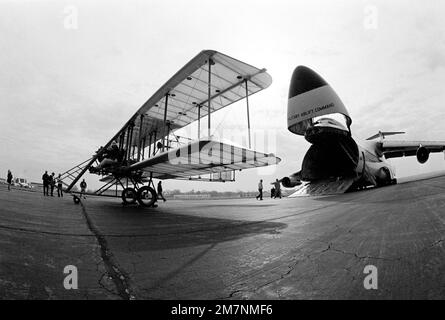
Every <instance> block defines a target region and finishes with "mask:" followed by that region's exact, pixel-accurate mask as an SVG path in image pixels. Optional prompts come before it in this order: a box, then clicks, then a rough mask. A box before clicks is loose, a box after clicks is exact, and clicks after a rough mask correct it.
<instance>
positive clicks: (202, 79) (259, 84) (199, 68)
mask: <svg viewBox="0 0 445 320" xmlns="http://www.w3.org/2000/svg"><path fill="white" fill-rule="evenodd" d="M209 62H210V63H209ZM209 65H210V66H209ZM209 67H210V76H209ZM271 83H272V78H271V76H270V75H269V74H268V73H267V72H266V69H258V68H256V67H253V66H251V65H249V64H247V63H245V62H241V61H239V60H236V59H234V58H231V57H229V56H226V55H224V54H222V53H220V52H217V51H214V50H204V51H201V52H200V53H199V54H198V55H196V56H195V57H194V58H193V59H192V60H190V61H189V62H188V63H187V64H186V65H185V66H184V67H183V68H182V69H180V70H179V71H178V72H177V73H176V74H175V75H174V76H173V77H171V78H170V79H169V80H168V81H167V82H166V83H165V84H164V85H163V86H162V87H161V88H159V90H158V91H156V92H155V94H153V96H152V97H150V98H149V99H148V100H147V101H146V102H145V103H144V104H143V105H142V106H141V107H140V108H139V110H138V111H137V112H136V114H135V115H134V116H133V117H132V119H131V120H132V121H131V123H132V124H133V125H134V130H133V132H132V141H131V144H132V146H137V145H138V143H139V142H140V141H142V140H144V139H145V140H146V141H148V137H149V135H150V134H152V133H154V132H156V133H157V137H158V138H161V137H163V136H165V135H166V134H168V132H169V131H175V130H177V129H180V128H182V127H184V126H186V125H188V124H190V123H192V122H194V121H196V120H198V119H201V118H203V117H206V116H207V115H208V113H209V110H210V113H212V112H214V111H217V110H219V109H221V108H224V107H226V106H228V105H231V104H232V103H235V102H237V101H239V100H242V99H244V98H246V96H250V95H252V94H254V93H257V92H259V91H261V90H263V89H265V88H267V87H268V86H270V84H271ZM246 86H247V90H246ZM209 98H210V99H209ZM209 100H210V101H211V103H210V108H209Z"/></svg>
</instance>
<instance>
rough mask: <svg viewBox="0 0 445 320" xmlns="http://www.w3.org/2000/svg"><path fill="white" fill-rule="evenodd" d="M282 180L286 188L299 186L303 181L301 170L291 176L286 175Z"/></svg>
mask: <svg viewBox="0 0 445 320" xmlns="http://www.w3.org/2000/svg"><path fill="white" fill-rule="evenodd" d="M280 182H281V184H282V185H283V187H285V188H293V187H296V186H299V185H300V184H301V183H302V182H301V180H300V172H298V173H294V174H292V175H290V176H289V177H284V178H282V179H281V180H280Z"/></svg>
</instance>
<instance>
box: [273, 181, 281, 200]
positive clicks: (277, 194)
mask: <svg viewBox="0 0 445 320" xmlns="http://www.w3.org/2000/svg"><path fill="white" fill-rule="evenodd" d="M271 184H273V185H274V188H275V194H274V197H273V198H274V199H276V198H277V197H279V198H280V199H281V185H280V181H278V179H276V180H275V182H272V183H271Z"/></svg>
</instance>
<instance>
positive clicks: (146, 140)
mask: <svg viewBox="0 0 445 320" xmlns="http://www.w3.org/2000/svg"><path fill="white" fill-rule="evenodd" d="M271 83H272V78H271V77H270V75H269V74H268V73H267V72H266V70H265V69H258V68H255V67H253V66H251V65H249V64H246V63H244V62H241V61H239V60H236V59H234V58H231V57H229V56H226V55H224V54H222V53H219V52H217V51H212V50H206V51H202V52H200V53H199V54H198V55H197V56H195V57H194V58H193V59H192V60H191V61H190V62H188V63H187V64H186V65H185V66H184V67H183V68H182V69H180V70H179V71H178V72H177V73H176V74H175V75H174V76H173V77H172V78H171V79H170V80H168V81H167V82H166V83H165V84H164V85H163V86H162V87H161V88H160V89H159V90H158V91H157V92H156V93H155V94H154V95H153V96H152V97H151V98H150V99H148V100H147V102H145V103H144V104H143V105H142V107H140V108H139V110H138V111H137V112H136V113H135V114H134V115H133V116H132V117H131V118H130V119H129V120H128V121H127V123H125V125H124V126H123V127H122V128H121V129H120V130H119V131H118V132H117V133H116V134H115V135H114V137H113V138H112V139H111V140H110V141H109V142H108V143H107V144H105V145H104V146H103V147H101V148H100V149H99V150H98V151H97V152H96V154H95V155H94V156H93V157H92V158H91V159H88V160H86V161H84V162H83V163H81V164H79V165H77V166H75V167H74V168H72V169H70V170H68V171H67V172H65V173H64V174H63V175H62V181H63V182H64V183H65V185H66V186H67V188H66V191H67V192H70V191H71V190H72V188H73V187H74V186H75V184H76V183H77V182H78V181H79V179H80V178H81V177H82V175H83V174H84V173H85V172H87V170H89V171H90V173H94V174H98V175H101V176H102V179H101V181H102V182H104V183H105V184H104V185H103V186H102V187H101V188H100V189H98V190H97V191H96V192H95V193H96V194H97V195H103V194H104V192H105V191H106V190H108V189H110V188H112V187H115V190H116V193H117V191H118V187H120V190H122V192H121V197H122V200H123V202H124V203H127V204H128V203H135V202H136V201H137V202H139V203H140V204H141V205H143V206H153V205H154V203H155V202H156V199H157V194H156V192H155V187H154V183H153V179H154V178H156V179H183V180H199V181H222V182H225V181H234V180H235V171H236V170H242V169H248V168H255V167H262V166H268V165H272V164H277V163H278V162H280V159H279V158H277V157H275V156H274V155H273V154H267V153H262V152H257V151H254V150H251V149H250V148H251V146H250V120H249V96H250V95H252V94H254V93H256V92H259V91H261V90H263V89H265V88H267V87H268V86H269V85H270V84H271ZM242 99H246V102H247V122H248V129H249V149H248V148H244V147H240V146H236V145H233V144H229V143H225V142H220V141H215V140H214V139H212V137H211V134H210V133H211V132H210V130H211V114H212V113H213V112H215V111H218V110H220V109H222V108H224V107H226V106H228V105H231V104H232V103H234V102H237V101H240V100H242ZM243 113H244V112H243ZM204 117H205V118H207V119H206V120H207V121H206V122H207V135H205V136H204V138H202V137H201V136H200V133H201V121H202V118H204ZM196 121H197V125H198V130H197V131H198V136H197V138H196V140H192V139H191V138H190V137H188V138H184V137H181V136H178V135H177V134H176V131H177V130H178V129H180V128H183V127H185V126H187V125H189V124H191V123H194V122H196ZM144 184H145V185H144ZM74 201H75V202H76V203H78V202H79V199H78V198H77V197H76V196H75V195H74Z"/></svg>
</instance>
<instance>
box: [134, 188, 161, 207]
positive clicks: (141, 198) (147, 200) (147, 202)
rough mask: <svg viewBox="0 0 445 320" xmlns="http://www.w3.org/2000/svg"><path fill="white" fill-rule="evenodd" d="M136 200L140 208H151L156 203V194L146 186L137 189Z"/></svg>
mask: <svg viewBox="0 0 445 320" xmlns="http://www.w3.org/2000/svg"><path fill="white" fill-rule="evenodd" d="M137 200H138V202H139V204H140V205H141V206H144V207H151V206H153V204H154V203H155V201H156V192H155V191H154V190H153V189H152V188H150V187H147V186H145V187H142V188H139V190H138V194H137Z"/></svg>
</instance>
